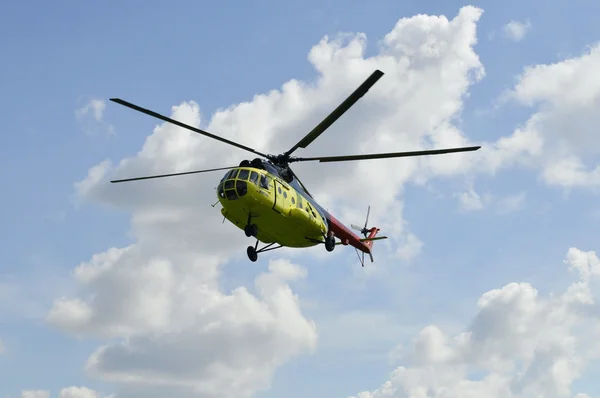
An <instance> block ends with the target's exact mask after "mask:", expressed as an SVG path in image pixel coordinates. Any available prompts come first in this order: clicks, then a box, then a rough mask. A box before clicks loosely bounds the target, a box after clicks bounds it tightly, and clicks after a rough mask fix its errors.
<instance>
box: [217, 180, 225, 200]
mask: <svg viewBox="0 0 600 398" xmlns="http://www.w3.org/2000/svg"><path fill="white" fill-rule="evenodd" d="M217 192H218V193H219V196H220V197H222V198H224V197H225V193H224V192H223V183H220V184H219V188H217Z"/></svg>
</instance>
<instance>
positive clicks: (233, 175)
mask: <svg viewBox="0 0 600 398" xmlns="http://www.w3.org/2000/svg"><path fill="white" fill-rule="evenodd" d="M238 171H239V170H238V169H233V170H231V171H230V172H229V175H228V176H227V179H231V178H235V177H236V176H237V173H238Z"/></svg>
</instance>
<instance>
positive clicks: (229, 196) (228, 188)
mask: <svg viewBox="0 0 600 398" xmlns="http://www.w3.org/2000/svg"><path fill="white" fill-rule="evenodd" d="M217 192H218V195H219V198H220V199H224V200H228V201H230V200H239V199H244V198H245V196H246V194H248V182H246V181H243V180H225V181H223V182H221V183H220V184H219V187H218V188H217Z"/></svg>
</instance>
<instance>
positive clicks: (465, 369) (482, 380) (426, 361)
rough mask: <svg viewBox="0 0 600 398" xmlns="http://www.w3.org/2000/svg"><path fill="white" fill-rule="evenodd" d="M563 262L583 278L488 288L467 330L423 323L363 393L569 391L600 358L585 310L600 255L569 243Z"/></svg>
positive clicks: (512, 395)
mask: <svg viewBox="0 0 600 398" xmlns="http://www.w3.org/2000/svg"><path fill="white" fill-rule="evenodd" d="M565 262H566V263H567V264H568V265H569V267H570V269H572V270H577V271H579V272H578V273H579V279H578V280H577V281H575V282H574V283H572V284H571V285H570V286H569V287H568V288H567V289H566V290H565V291H564V292H563V293H562V294H554V295H549V296H546V297H543V296H541V295H540V294H539V292H538V291H537V290H536V289H535V288H534V287H533V286H531V285H530V284H528V283H510V284H508V285H506V286H504V287H503V288H501V289H494V290H491V291H488V292H487V293H485V294H483V295H482V296H481V298H480V299H479V301H478V303H477V306H478V312H477V314H476V315H475V316H474V318H473V319H472V321H471V322H470V325H469V326H468V327H467V328H466V330H465V331H464V332H462V333H460V334H458V335H456V336H453V337H451V336H448V335H447V334H446V333H445V332H444V331H443V330H441V329H440V328H439V327H437V326H435V325H430V326H427V327H425V328H423V329H422V330H421V332H420V333H419V335H418V336H417V337H416V339H415V340H414V343H413V345H412V347H411V349H410V350H403V352H404V355H403V358H402V359H403V361H404V362H405V365H403V366H400V367H398V368H397V369H396V370H394V371H393V372H392V374H391V375H390V380H389V381H387V382H386V383H384V384H383V385H382V386H381V387H380V388H378V389H377V390H375V391H372V392H368V391H367V392H362V393H360V394H358V395H357V397H359V398H380V397H381V398H382V397H387V398H396V397H397V398H400V397H409V396H410V397H425V396H427V397H432V398H433V397H440V398H441V397H486V398H492V397H498V398H500V397H502V398H525V397H536V396H537V397H542V396H543V397H545V398H553V397H566V396H570V395H571V394H572V392H571V391H570V390H571V385H572V383H573V382H574V381H575V380H577V379H578V378H579V377H580V376H581V375H582V373H583V372H584V370H585V367H586V365H587V364H588V363H590V362H591V361H593V360H597V359H599V358H600V344H599V343H598V341H597V339H596V337H595V336H597V333H598V331H599V330H600V322H598V320H597V318H596V317H590V316H589V315H588V314H587V313H586V312H585V311H586V310H590V309H592V310H593V309H594V308H595V307H594V305H595V302H594V298H595V297H596V296H597V295H598V293H599V292H597V291H592V286H593V285H592V284H591V283H590V278H589V277H590V276H591V275H592V274H593V276H595V277H598V276H600V272H592V271H590V270H592V269H594V270H597V269H600V260H598V257H596V255H595V253H594V252H584V251H581V250H579V249H577V248H571V249H569V251H568V253H567V257H566V260H565ZM395 351H396V355H398V353H397V350H395ZM474 374H477V375H479V376H476V377H475V376H473V375H474ZM578 396H585V395H578Z"/></svg>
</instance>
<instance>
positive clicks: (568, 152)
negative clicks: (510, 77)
mask: <svg viewBox="0 0 600 398" xmlns="http://www.w3.org/2000/svg"><path fill="white" fill-rule="evenodd" d="M598 68H600V45H599V44H596V45H593V46H591V47H590V48H589V49H588V50H586V52H585V53H584V54H582V55H581V56H578V57H573V58H569V59H566V60H563V61H560V62H556V63H553V64H540V65H534V66H528V67H526V68H525V69H524V71H523V73H521V75H520V76H519V77H518V81H517V84H516V85H515V87H514V88H513V89H512V90H510V92H509V93H508V95H506V96H505V98H506V99H511V100H513V101H515V102H517V103H518V104H521V105H523V106H527V107H532V108H534V112H533V113H532V115H531V116H530V117H529V118H528V120H527V121H526V122H525V123H524V124H523V125H522V126H519V127H518V128H517V129H515V131H514V132H513V133H512V134H511V135H510V136H506V137H503V138H501V139H500V140H498V141H497V142H496V143H493V144H492V143H490V144H487V145H485V146H484V148H483V149H482V150H481V152H482V155H484V156H485V157H486V161H485V162H483V164H482V170H484V169H485V170H487V172H491V173H495V172H497V171H498V170H500V169H503V168H507V167H513V166H521V167H527V168H532V169H535V170H539V171H540V176H541V179H542V181H544V182H545V183H546V184H548V185H550V186H559V187H563V188H567V189H572V188H592V189H595V188H597V187H598V186H600V165H599V164H598V161H597V156H598V155H599V154H600V144H599V143H598V140H597V139H596V126H598V124H599V123H600V77H598V74H597V73H596V71H597V70H598Z"/></svg>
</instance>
